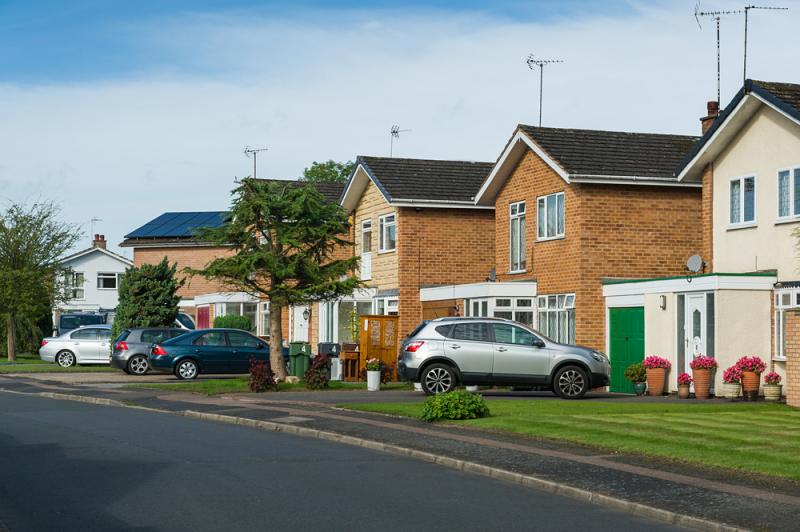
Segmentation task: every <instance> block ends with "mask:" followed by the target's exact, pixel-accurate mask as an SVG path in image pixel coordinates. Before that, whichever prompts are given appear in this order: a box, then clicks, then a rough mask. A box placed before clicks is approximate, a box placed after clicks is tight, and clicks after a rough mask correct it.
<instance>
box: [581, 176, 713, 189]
mask: <svg viewBox="0 0 800 532" xmlns="http://www.w3.org/2000/svg"><path fill="white" fill-rule="evenodd" d="M569 179H570V181H571V182H572V183H587V184H589V183H593V184H598V185H647V186H656V187H682V188H701V187H702V186H703V184H702V183H688V182H687V183H684V182H681V181H677V180H676V179H675V178H674V177H671V178H652V177H637V176H583V175H577V174H572V175H570V177H569Z"/></svg>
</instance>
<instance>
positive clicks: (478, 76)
mask: <svg viewBox="0 0 800 532" xmlns="http://www.w3.org/2000/svg"><path fill="white" fill-rule="evenodd" d="M722 5H723V6H724V5H725V4H722ZM731 5H733V4H731ZM692 9H693V5H690V4H688V3H687V4H686V5H685V6H683V7H682V8H681V9H678V8H677V7H676V6H670V8H669V10H667V9H666V8H663V7H661V8H659V7H642V6H639V7H638V8H637V11H635V12H634V13H633V14H629V15H625V16H619V17H589V18H584V19H581V18H570V19H564V20H558V21H550V22H548V23H547V24H535V23H522V22H515V21H511V20H508V19H507V18H490V17H488V16H486V15H485V14H484V15H465V14H462V15H458V16H454V15H452V14H446V13H444V12H418V13H414V14H403V13H402V12H396V11H395V12H369V13H367V12H363V13H360V12H357V13H346V14H335V13H323V14H318V16H315V17H311V18H299V17H298V18H294V19H282V20H278V19H274V20H271V19H267V18H250V17H248V16H246V15H242V14H236V15H227V16H224V17H221V16H216V17H211V16H196V15H195V16H192V17H190V18H183V19H172V20H169V21H164V23H163V24H162V25H160V26H159V27H158V28H138V29H137V31H138V34H139V35H140V38H141V39H142V40H143V41H144V40H147V41H148V42H151V43H153V44H152V46H153V48H154V52H153V53H157V54H161V55H163V56H164V57H169V58H174V59H172V60H171V61H173V63H172V64H174V65H178V67H176V68H169V66H167V67H164V66H162V67H158V68H153V69H151V70H150V71H148V72H146V73H141V74H140V75H138V76H137V77H136V78H135V79H125V80H107V81H104V82H86V83H71V84H62V85H58V84H56V85H45V86H33V87H32V86H15V85H13V84H8V85H4V86H0V145H2V146H3V149H2V150H1V151H0V153H1V154H2V155H0V186H2V193H0V194H1V195H2V197H3V198H4V199H6V200H25V199H29V198H31V197H39V196H45V197H50V198H53V199H56V200H58V201H62V202H63V203H64V206H65V209H64V212H65V216H67V217H69V218H70V219H71V220H74V221H76V222H87V225H86V226H87V231H88V220H89V219H90V218H91V217H93V216H97V217H99V218H102V219H103V222H102V223H100V224H98V226H97V228H96V229H97V231H102V232H104V233H105V234H106V235H107V237H108V238H110V239H111V240H112V242H113V243H116V242H119V241H120V240H121V238H122V236H123V235H124V234H125V233H126V232H128V231H130V230H132V229H134V228H135V227H137V226H139V225H141V224H143V223H145V222H146V221H148V220H149V219H151V218H153V217H154V216H156V215H158V214H160V213H161V212H164V211H170V210H215V209H223V208H225V207H227V205H228V203H229V196H228V191H229V190H230V188H231V185H232V182H233V179H234V177H235V176H243V175H247V174H249V173H250V171H251V166H250V164H251V163H250V161H249V160H247V159H246V158H245V157H244V156H243V155H242V148H243V147H244V146H245V145H247V144H249V145H267V146H269V149H270V151H269V152H267V154H266V155H264V156H262V157H261V158H260V165H259V175H260V176H262V177H265V176H270V177H293V176H297V175H299V173H300V172H301V171H302V169H303V167H304V166H307V165H308V164H310V162H311V161H312V160H324V159H328V158H333V159H339V160H343V159H352V158H354V157H355V156H356V155H358V154H374V155H383V154H386V153H387V152H388V147H389V127H390V126H391V125H392V124H395V123H396V124H399V125H400V126H401V127H403V128H410V129H412V130H413V131H411V132H409V133H407V134H404V135H402V137H401V138H400V140H399V141H397V142H396V143H395V155H396V156H407V157H431V158H459V159H471V160H494V159H495V158H496V157H497V155H498V153H499V152H500V150H501V149H502V147H503V145H504V143H505V142H506V140H507V139H508V137H509V135H510V134H511V133H512V130H513V128H514V126H515V125H516V124H517V123H518V122H527V123H535V121H536V117H537V102H538V77H537V74H536V73H534V72H531V71H529V70H528V69H527V67H526V66H525V63H524V59H525V57H526V56H527V54H528V53H529V52H534V53H536V54H539V55H542V56H555V57H561V58H563V59H565V63H564V64H560V65H554V66H551V67H546V70H545V106H544V124H545V125H550V126H561V127H579V128H597V129H615V130H631V131H651V132H656V131H657V132H669V133H688V134H694V133H697V132H698V131H699V122H698V121H697V119H698V118H699V117H700V115H701V114H702V112H703V110H704V102H705V101H706V100H709V99H713V97H714V95H715V90H716V89H715V79H716V74H715V50H714V33H713V25H712V23H708V24H706V26H705V29H704V30H703V31H699V30H698V28H697V26H696V24H695V22H694V20H693V19H692V17H691V11H692ZM796 17H797V14H796V9H795V10H793V11H790V12H789V13H788V14H784V15H773V14H763V15H762V14H759V15H758V16H754V17H753V19H752V22H753V23H752V25H751V28H750V29H751V32H750V37H751V47H750V60H749V64H750V66H751V67H750V74H751V77H755V78H760V79H771V80H781V81H795V82H800V79H798V78H797V74H796V58H795V51H796V50H797V49H800V47H799V46H798V45H800V34H798V33H797V32H796V31H794V27H795V26H796V23H795V20H796ZM741 34H742V31H741V20H740V19H739V18H735V17H733V18H730V19H727V20H724V21H723V38H724V41H723V54H724V55H723V81H724V86H723V101H724V102H725V101H727V100H728V99H729V98H730V97H731V96H732V95H733V93H734V92H735V91H736V90H738V88H739V86H740V84H741V42H740V41H741ZM157 63H158V64H162V65H163V64H164V62H163V61H162V62H156V61H154V64H157Z"/></svg>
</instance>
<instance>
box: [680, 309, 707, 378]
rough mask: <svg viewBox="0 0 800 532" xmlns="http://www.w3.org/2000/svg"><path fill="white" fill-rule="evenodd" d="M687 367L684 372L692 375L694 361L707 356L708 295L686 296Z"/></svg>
mask: <svg viewBox="0 0 800 532" xmlns="http://www.w3.org/2000/svg"><path fill="white" fill-rule="evenodd" d="M684 330H685V331H686V339H685V342H686V343H685V345H686V351H685V352H686V367H685V368H684V369H683V371H686V372H687V373H691V369H690V368H689V364H690V363H691V362H692V360H693V359H695V358H697V357H701V356H706V353H707V349H706V346H707V336H706V294H686V323H685V329H684Z"/></svg>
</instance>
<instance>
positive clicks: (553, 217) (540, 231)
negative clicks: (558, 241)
mask: <svg viewBox="0 0 800 532" xmlns="http://www.w3.org/2000/svg"><path fill="white" fill-rule="evenodd" d="M563 237H564V193H563V192H558V193H557V194H550V195H549V196H541V197H539V198H538V199H537V200H536V238H537V239H538V240H551V239H554V238H563Z"/></svg>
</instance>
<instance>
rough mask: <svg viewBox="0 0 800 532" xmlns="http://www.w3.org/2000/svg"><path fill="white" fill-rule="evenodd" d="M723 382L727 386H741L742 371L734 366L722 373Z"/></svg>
mask: <svg viewBox="0 0 800 532" xmlns="http://www.w3.org/2000/svg"><path fill="white" fill-rule="evenodd" d="M722 382H724V383H725V384H739V383H741V382H742V371H741V370H740V369H739V368H738V367H737V366H736V365H733V366H731V367H729V368H728V369H726V370H725V371H723V372H722Z"/></svg>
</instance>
